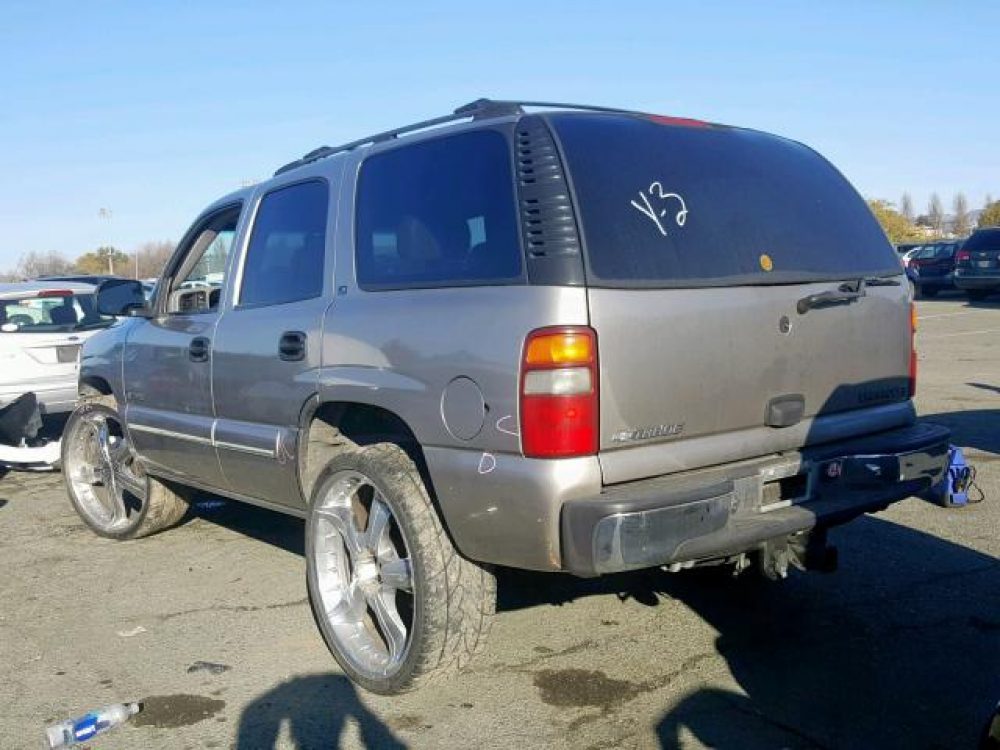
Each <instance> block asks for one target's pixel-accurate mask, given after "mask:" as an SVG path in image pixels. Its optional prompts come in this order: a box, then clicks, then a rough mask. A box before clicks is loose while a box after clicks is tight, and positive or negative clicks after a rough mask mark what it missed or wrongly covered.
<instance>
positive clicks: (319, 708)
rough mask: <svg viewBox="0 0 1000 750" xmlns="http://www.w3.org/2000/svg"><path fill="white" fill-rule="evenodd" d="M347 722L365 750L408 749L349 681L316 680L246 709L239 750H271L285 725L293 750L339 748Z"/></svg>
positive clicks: (295, 682)
mask: <svg viewBox="0 0 1000 750" xmlns="http://www.w3.org/2000/svg"><path fill="white" fill-rule="evenodd" d="M346 722H352V723H354V724H355V725H356V727H357V732H358V735H359V736H360V738H361V746H362V747H364V748H368V750H376V749H378V750H381V749H382V748H385V749H386V750H392V749H394V748H405V747H406V745H405V744H404V743H403V742H401V741H400V740H399V739H397V738H396V736H395V735H394V734H393V733H392V731H391V730H390V729H389V728H388V727H387V726H385V724H383V723H382V722H381V721H380V720H379V719H378V717H376V716H375V715H374V714H373V713H371V712H370V711H369V710H368V709H367V708H365V707H364V705H362V703H361V701H360V700H358V694H357V691H356V689H355V687H354V686H353V685H352V684H351V682H350V680H348V679H347V678H346V677H343V676H341V675H335V674H317V675H309V676H306V677H296V678H294V679H291V680H288V681H287V682H283V683H281V684H280V685H278V686H277V687H275V688H273V689H272V690H269V691H268V692H266V693H264V694H263V695H261V696H260V697H258V698H257V699H255V700H254V701H253V702H252V703H250V704H249V705H247V707H246V708H245V709H243V713H242V714H241V715H240V725H239V730H238V733H237V738H236V748H237V750H270V749H271V748H274V747H275V746H276V744H277V741H278V736H279V734H280V733H281V728H282V725H283V724H286V723H287V726H288V734H289V735H290V737H291V739H292V740H293V742H294V747H298V748H303V749H305V748H335V747H340V742H339V740H340V737H341V733H342V732H343V731H344V725H345V723H346Z"/></svg>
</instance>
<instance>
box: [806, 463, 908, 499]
mask: <svg viewBox="0 0 1000 750" xmlns="http://www.w3.org/2000/svg"><path fill="white" fill-rule="evenodd" d="M898 481H899V458H898V457H897V456H850V457H847V458H834V459H831V460H829V461H824V462H823V463H821V464H820V465H819V466H818V467H817V484H818V486H819V488H820V490H821V491H823V490H838V489H845V490H846V489H877V488H879V487H888V486H890V485H893V484H895V483H896V482H898Z"/></svg>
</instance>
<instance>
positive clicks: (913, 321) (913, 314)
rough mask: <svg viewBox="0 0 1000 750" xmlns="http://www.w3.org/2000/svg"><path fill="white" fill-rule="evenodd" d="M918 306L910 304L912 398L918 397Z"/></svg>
mask: <svg viewBox="0 0 1000 750" xmlns="http://www.w3.org/2000/svg"><path fill="white" fill-rule="evenodd" d="M916 338H917V306H916V305H915V304H913V303H912V302H911V303H910V398H913V397H914V396H916V395H917V344H916Z"/></svg>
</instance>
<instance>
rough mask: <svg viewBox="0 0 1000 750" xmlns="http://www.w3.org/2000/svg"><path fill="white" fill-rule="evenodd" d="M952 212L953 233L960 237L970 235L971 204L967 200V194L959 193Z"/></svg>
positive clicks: (952, 206) (952, 205) (953, 202)
mask: <svg viewBox="0 0 1000 750" xmlns="http://www.w3.org/2000/svg"><path fill="white" fill-rule="evenodd" d="M951 210H952V212H953V213H954V215H955V216H954V218H953V219H952V222H951V231H952V232H954V233H955V234H957V235H958V236H959V237H964V236H965V235H967V234H968V233H969V229H970V227H971V222H970V221H969V202H968V201H967V200H966V199H965V193H957V194H956V195H955V200H953V201H952V204H951Z"/></svg>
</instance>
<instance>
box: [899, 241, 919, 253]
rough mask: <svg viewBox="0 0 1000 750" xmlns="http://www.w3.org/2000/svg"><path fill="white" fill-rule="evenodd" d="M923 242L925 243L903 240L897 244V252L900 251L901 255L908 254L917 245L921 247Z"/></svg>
mask: <svg viewBox="0 0 1000 750" xmlns="http://www.w3.org/2000/svg"><path fill="white" fill-rule="evenodd" d="M922 244H923V243H922V242H901V243H900V244H898V245H896V252H897V253H899V254H900V255H901V256H902V255H906V254H907V253H908V252H910V250H912V249H913V248H915V247H920V246H921V245H922Z"/></svg>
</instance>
